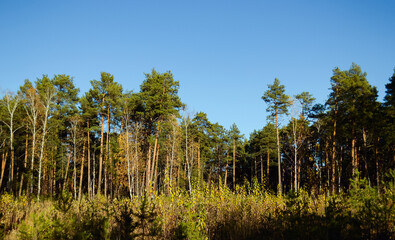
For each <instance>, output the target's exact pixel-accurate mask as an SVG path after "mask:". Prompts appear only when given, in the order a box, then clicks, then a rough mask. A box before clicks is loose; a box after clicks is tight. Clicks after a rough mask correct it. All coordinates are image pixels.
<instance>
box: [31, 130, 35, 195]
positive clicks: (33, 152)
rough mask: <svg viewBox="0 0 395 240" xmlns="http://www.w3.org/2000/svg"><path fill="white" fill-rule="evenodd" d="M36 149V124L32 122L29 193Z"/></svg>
mask: <svg viewBox="0 0 395 240" xmlns="http://www.w3.org/2000/svg"><path fill="white" fill-rule="evenodd" d="M35 149H36V124H35V123H34V124H33V136H32V160H31V166H30V171H31V173H30V174H31V175H30V193H31V194H33V175H34V155H35V151H34V150H35Z"/></svg>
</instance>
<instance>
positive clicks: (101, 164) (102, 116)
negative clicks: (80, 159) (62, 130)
mask: <svg viewBox="0 0 395 240" xmlns="http://www.w3.org/2000/svg"><path fill="white" fill-rule="evenodd" d="M103 140H104V96H103V100H102V114H101V132H100V157H99V178H98V180H97V194H100V191H101V181H102V172H103V143H104V142H103Z"/></svg>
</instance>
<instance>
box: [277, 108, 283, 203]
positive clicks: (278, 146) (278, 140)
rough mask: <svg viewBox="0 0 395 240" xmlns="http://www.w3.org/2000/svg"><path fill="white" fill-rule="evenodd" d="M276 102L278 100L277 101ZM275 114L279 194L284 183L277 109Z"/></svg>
mask: <svg viewBox="0 0 395 240" xmlns="http://www.w3.org/2000/svg"><path fill="white" fill-rule="evenodd" d="M275 104H276V102H275ZM275 115H276V137H277V165H278V187H277V192H278V195H280V196H281V195H282V191H283V190H282V189H283V185H282V182H281V152H280V136H279V133H278V116H277V109H276V111H275Z"/></svg>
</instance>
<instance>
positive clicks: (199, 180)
mask: <svg viewBox="0 0 395 240" xmlns="http://www.w3.org/2000/svg"><path fill="white" fill-rule="evenodd" d="M198 141H199V142H198V152H197V162H198V186H199V188H200V182H201V179H200V171H201V167H200V138H199V140H198ZM226 163H227V162H226ZM225 185H226V184H225Z"/></svg>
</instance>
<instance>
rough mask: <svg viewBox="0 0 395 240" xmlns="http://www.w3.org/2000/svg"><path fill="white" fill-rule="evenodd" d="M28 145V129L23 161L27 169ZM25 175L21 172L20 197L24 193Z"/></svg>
mask: <svg viewBox="0 0 395 240" xmlns="http://www.w3.org/2000/svg"><path fill="white" fill-rule="evenodd" d="M28 145H29V133H28V131H26V144H25V160H24V162H23V167H24V169H26V167H27V154H28V152H27V149H28ZM23 177H24V174H23V173H22V174H21V182H20V184H19V194H18V195H19V197H20V196H21V195H22V186H23Z"/></svg>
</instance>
